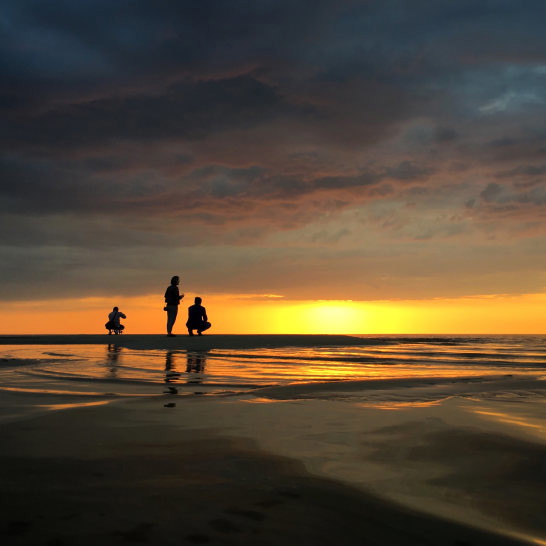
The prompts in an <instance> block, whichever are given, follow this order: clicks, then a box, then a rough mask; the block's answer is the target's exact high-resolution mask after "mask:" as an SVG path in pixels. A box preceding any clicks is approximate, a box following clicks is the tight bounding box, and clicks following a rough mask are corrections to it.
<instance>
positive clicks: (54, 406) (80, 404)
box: [36, 400, 112, 411]
mask: <svg viewBox="0 0 546 546" xmlns="http://www.w3.org/2000/svg"><path fill="white" fill-rule="evenodd" d="M111 402H112V400H98V401H96V402H77V403H74V404H37V405H36V407H38V408H44V409H48V410H51V411H60V410H66V409H72V408H84V407H87V406H105V405H106V404H110V403H111Z"/></svg>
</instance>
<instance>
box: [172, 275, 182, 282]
mask: <svg viewBox="0 0 546 546" xmlns="http://www.w3.org/2000/svg"><path fill="white" fill-rule="evenodd" d="M179 282H180V277H179V276H178V275H175V276H174V277H173V278H172V279H171V284H178V283H179Z"/></svg>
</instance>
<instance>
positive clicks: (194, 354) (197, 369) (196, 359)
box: [186, 351, 207, 383]
mask: <svg viewBox="0 0 546 546" xmlns="http://www.w3.org/2000/svg"><path fill="white" fill-rule="evenodd" d="M186 358H187V360H186V373H187V374H188V379H187V382H188V383H202V382H203V376H202V375H198V374H201V373H202V372H204V371H205V365H206V360H207V351H188V352H187V356H186Z"/></svg>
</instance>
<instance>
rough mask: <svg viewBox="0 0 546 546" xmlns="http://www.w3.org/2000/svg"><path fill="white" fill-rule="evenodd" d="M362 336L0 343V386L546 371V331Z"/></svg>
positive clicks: (58, 389)
mask: <svg viewBox="0 0 546 546" xmlns="http://www.w3.org/2000/svg"><path fill="white" fill-rule="evenodd" d="M358 338H359V340H358V341H354V343H357V344H352V345H350V346H342V345H341V346H331V345H328V346H307V347H290V346H287V347H282V348H279V347H276V348H261V349H242V350H241V349H238V350H235V349H210V350H186V349H183V348H181V349H173V350H167V349H154V350H150V349H145V350H136V349H131V348H127V347H123V346H119V345H116V344H115V343H107V342H105V343H104V344H102V345H88V344H86V345H1V346H0V392H5V393H6V392H11V393H15V392H25V393H26V394H27V395H35V396H39V397H43V396H45V395H48V396H49V397H51V398H59V399H62V398H63V397H70V398H74V397H84V398H89V399H91V398H104V399H109V400H112V399H115V398H117V397H127V396H153V395H163V394H166V393H172V394H174V393H175V391H176V394H178V395H185V396H195V395H207V396H226V395H235V394H239V395H242V394H253V393H254V394H256V395H258V394H260V395H261V393H262V392H264V389H267V390H268V392H269V393H273V392H274V389H275V388H276V387H286V386H290V387H291V392H292V393H293V395H294V396H298V397H310V396H313V395H314V394H315V395H316V393H317V392H324V391H325V390H327V389H326V387H328V386H330V388H331V389H332V390H333V391H335V392H336V393H338V395H339V393H340V392H341V391H342V390H346V391H349V390H351V389H356V388H357V387H358V388H359V389H364V388H367V389H370V388H374V389H376V390H377V388H378V386H379V385H381V386H382V387H383V388H387V387H389V385H397V384H398V383H397V381H398V382H399V381H400V380H404V381H405V382H406V383H407V382H408V381H410V382H413V383H414V385H417V384H431V382H435V384H439V383H444V384H451V383H453V381H457V382H459V383H461V382H467V383H469V382H473V383H476V382H478V381H486V380H492V379H499V378H502V379H505V380H508V379H510V380H511V383H513V382H514V380H516V379H517V380H523V379H525V378H535V379H544V378H546V336H538V335H528V336H522V335H496V336H463V335H458V336H439V335H438V336H393V335H385V336H371V335H363V336H358ZM105 340H106V341H108V338H105ZM372 382H373V383H372ZM508 383H510V382H509V381H506V384H507V385H508ZM298 386H300V387H301V389H298V388H297V387H298ZM285 390H286V389H285Z"/></svg>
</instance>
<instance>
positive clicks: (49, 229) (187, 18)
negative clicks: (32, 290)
mask: <svg viewBox="0 0 546 546" xmlns="http://www.w3.org/2000/svg"><path fill="white" fill-rule="evenodd" d="M545 17H546V4H545V3H544V2H542V1H539V0H524V1H522V2H517V3H516V2H513V1H512V0H497V1H488V0H461V1H458V2H453V1H451V0H438V1H435V2H430V1H428V0H427V1H425V0H415V1H412V2H407V1H402V0H384V1H382V2H379V1H368V2H358V1H353V0H344V1H338V2H333V1H331V0H328V1H327V0H319V1H316V0H313V1H311V0H303V1H299V2H287V1H271V0H262V1H256V2H248V1H246V0H233V1H230V2H227V1H225V2H224V1H203V2H198V3H196V2H191V3H190V2H184V1H182V2H171V1H167V0H158V1H154V2H151V1H148V0H135V1H133V2H107V1H104V0H94V1H88V0H85V1H79V2H72V1H68V0H66V1H55V2H44V1H38V0H34V1H25V2H21V1H15V0H8V1H5V2H4V3H3V4H2V8H1V9H0V51H1V53H0V70H1V71H2V76H3V77H2V84H1V86H0V112H1V113H2V116H3V123H2V124H1V125H0V143H1V145H2V150H3V151H2V154H1V156H0V171H1V176H0V210H1V211H2V214H3V215H4V217H3V218H2V226H0V227H2V233H3V236H2V241H3V244H5V245H7V247H9V248H10V259H11V265H10V269H9V271H7V272H6V275H7V277H9V278H11V279H12V280H13V282H14V283H16V281H17V274H16V271H17V264H18V263H20V262H21V261H22V260H23V259H24V255H25V252H24V251H23V252H19V251H18V249H19V248H20V247H24V248H25V249H29V248H34V250H33V251H32V255H35V256H36V262H35V267H36V270H37V271H41V270H44V271H46V270H47V268H48V267H49V266H47V263H48V262H47V252H45V251H44V252H41V250H40V248H41V247H44V248H49V249H51V248H55V249H57V250H55V252H54V255H55V257H56V258H55V263H58V264H60V265H59V267H60V268H65V269H66V270H67V271H69V270H70V271H78V272H80V273H81V268H83V267H84V266H83V265H78V264H87V265H86V267H87V266H89V264H91V263H93V253H94V252H98V250H99V249H104V255H103V254H101V256H102V258H103V259H105V260H107V259H108V249H110V248H113V247H124V246H125V247H126V248H127V249H131V252H132V251H134V252H138V249H139V248H141V247H142V248H144V247H154V248H156V249H166V251H168V249H172V248H175V247H176V246H177V245H180V244H181V243H180V240H181V239H180V237H179V236H178V235H177V234H179V233H182V234H184V242H183V245H184V246H186V247H195V246H197V245H213V244H218V245H227V246H229V245H241V246H244V245H247V244H255V243H257V242H258V241H259V240H261V239H264V238H265V237H267V236H271V234H274V233H276V232H277V231H280V232H284V231H289V230H296V229H305V227H306V226H310V225H312V223H313V222H316V221H318V220H320V219H321V218H322V217H328V218H331V217H332V216H334V215H336V214H338V215H343V214H345V213H346V212H347V211H350V210H351V209H355V210H356V209H358V208H361V209H362V211H361V213H360V214H361V215H362V218H366V219H367V221H368V222H371V224H366V222H365V221H364V220H363V221H362V222H363V223H362V225H361V229H362V230H363V233H365V237H359V236H358V235H355V238H356V239H357V240H361V239H366V240H374V239H375V238H376V237H368V233H367V232H366V230H367V229H370V228H369V225H373V229H374V230H375V232H381V233H382V234H385V236H386V237H387V236H390V237H398V238H399V239H398V240H400V241H407V240H416V239H420V240H422V239H425V238H426V239H431V240H432V239H434V237H445V236H447V235H446V234H448V235H449V236H450V237H458V236H460V237H463V235H464V234H468V233H471V232H472V229H473V226H474V228H475V230H478V231H479V230H481V229H487V230H488V231H487V233H488V234H489V233H490V232H491V230H494V224H495V219H496V218H498V219H499V220H500V221H501V222H502V224H503V226H504V227H509V226H513V227H514V229H516V226H517V225H519V224H520V223H521V218H522V217H524V216H527V220H528V224H529V225H531V224H533V225H532V229H533V230H534V233H542V231H541V229H542V230H543V228H541V227H540V225H541V222H542V223H543V217H542V213H541V212H540V211H541V208H542V207H543V205H544V176H545V170H544V153H545V151H546V134H545V133H544V127H543V113H544V109H545V107H546V97H545V96H544V92H543V90H544V88H545V85H546V35H545V33H544V32H543V21H544V18H545ZM465 204H467V205H468V206H465ZM339 217H340V218H341V216H339ZM351 218H353V217H351ZM461 218H462V219H463V220H464V222H466V223H463V220H461ZM339 221H340V222H341V224H340V225H337V226H334V227H333V228H332V230H333V231H332V233H337V234H342V235H340V236H336V237H333V238H332V237H330V238H328V237H324V236H322V235H320V236H319V235H318V234H317V233H318V232H317V233H315V234H313V233H310V234H307V235H308V240H309V241H317V240H319V239H320V240H326V239H328V240H332V241H334V240H335V241H336V242H337V241H342V240H343V241H345V240H346V239H349V238H350V234H351V233H352V230H353V229H356V228H354V226H353V227H347V226H345V225H344V224H343V222H344V221H345V217H343V219H340V220H339ZM351 221H354V222H356V220H354V218H353V220H351ZM483 226H486V228H484V227H483ZM112 233H115V236H114V237H113V236H112V235H111V234H112ZM313 244H314V243H313ZM65 255H66V256H67V260H68V261H67V262H66V264H65V263H64V262H63V259H64V258H63V256H65ZM80 255H81V256H85V259H82V261H81V262H78V261H77V260H74V259H73V258H74V256H80ZM154 256H155V255H154ZM162 256H163V255H161V252H160V250H158V254H157V256H155V259H156V262H157V263H159V262H161V260H162V259H163V258H164V256H163V258H162ZM68 257H70V259H68ZM276 257H277V258H278V256H277V255H276ZM262 259H263V260H265V258H264V257H262ZM416 259H418V257H417V256H416ZM119 261H120V263H119V264H118V268H119V272H120V274H121V273H122V272H123V271H124V270H125V269H124V268H129V267H132V266H133V265H134V263H133V262H132V261H131V259H130V258H128V257H127V256H122V257H120V258H119ZM309 263H312V260H310V261H309ZM63 264H64V265H63ZM6 267H7V265H6ZM188 267H190V265H188ZM93 270H94V271H95V274H96V276H97V278H101V279H102V276H101V274H100V273H99V272H98V269H97V268H95V267H93ZM45 276H46V277H47V278H50V277H48V276H47V275H45ZM76 276H77V275H76V273H75V274H74V278H76ZM51 279H53V276H52V277H51ZM50 282H51V283H53V284H54V282H53V280H51V281H50ZM97 286H98V285H97Z"/></svg>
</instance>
